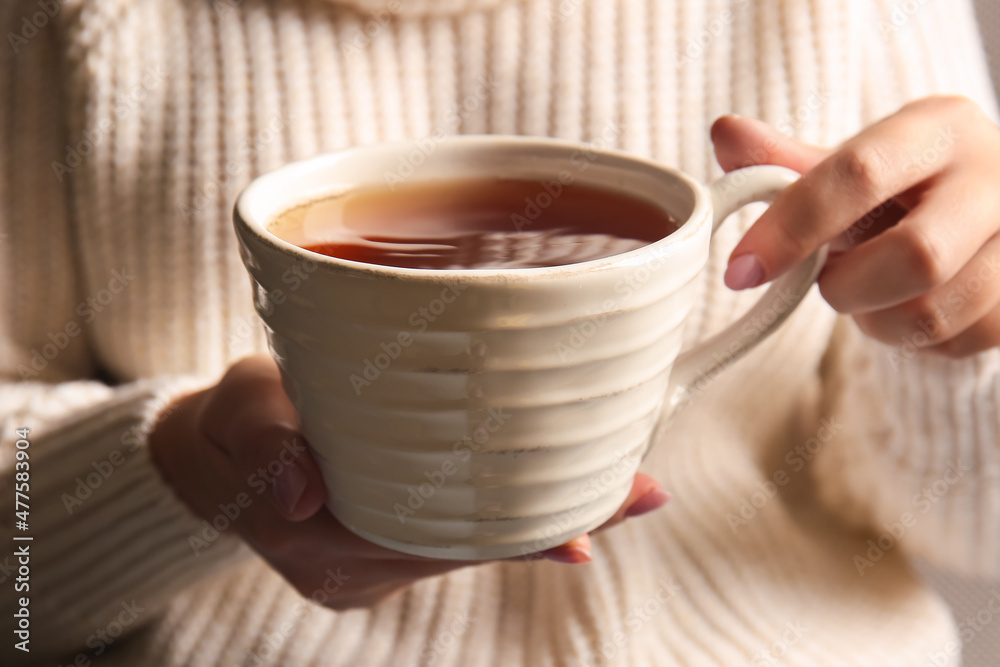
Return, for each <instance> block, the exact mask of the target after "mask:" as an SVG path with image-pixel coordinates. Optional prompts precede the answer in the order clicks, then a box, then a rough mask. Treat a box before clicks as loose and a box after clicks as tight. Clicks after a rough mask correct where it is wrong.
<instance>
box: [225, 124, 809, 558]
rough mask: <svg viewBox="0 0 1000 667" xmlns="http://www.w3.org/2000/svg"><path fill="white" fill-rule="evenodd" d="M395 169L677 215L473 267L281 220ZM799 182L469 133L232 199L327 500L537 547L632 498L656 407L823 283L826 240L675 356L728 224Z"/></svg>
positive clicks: (319, 164)
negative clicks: (590, 250) (308, 242)
mask: <svg viewBox="0 0 1000 667" xmlns="http://www.w3.org/2000/svg"><path fill="white" fill-rule="evenodd" d="M418 158H419V159H418ZM401 164H409V165H410V167H411V169H409V170H407V173H409V176H408V181H410V182H418V181H435V180H455V181H458V180H460V179H463V178H482V177H487V178H493V177H501V178H512V179H513V178H516V179H537V180H539V181H540V182H548V183H549V185H550V187H548V188H545V187H543V184H542V183H540V186H539V194H540V195H541V193H542V192H549V195H550V196H552V193H553V192H558V189H557V188H556V187H555V184H557V183H563V184H565V183H568V182H575V183H579V184H583V185H589V186H596V187H600V188H605V189H609V190H612V191H614V192H617V193H621V194H624V195H626V196H629V197H635V198H638V199H641V200H645V201H646V202H650V203H652V204H654V205H656V206H658V207H662V209H664V210H665V211H667V212H668V213H670V214H671V215H672V216H673V218H674V219H675V220H677V221H678V222H679V223H680V227H679V228H678V229H677V231H675V232H673V233H672V234H670V235H669V236H667V237H665V238H663V239H661V240H659V241H657V242H655V243H652V244H650V245H647V246H645V247H642V248H639V249H637V250H633V251H631V252H627V253H624V254H620V255H615V256H611V257H607V258H604V259H598V260H593V261H588V262H582V263H577V264H569V265H564V266H556V267H550V268H532V269H477V270H426V269H407V268H397V267H388V266H377V265H370V264H364V263H360V262H355V261H349V260H345V259H339V258H334V257H327V256H324V255H318V254H316V253H312V252H309V251H307V250H304V249H302V248H301V247H299V246H297V245H295V244H294V243H290V242H288V241H286V240H283V238H279V236H277V235H276V234H275V233H273V229H272V228H271V227H272V226H273V222H274V220H275V219H276V217H277V216H278V215H279V214H281V213H283V212H285V211H287V210H288V209H289V208H292V207H294V206H296V205H300V204H303V203H305V202H308V201H311V200H315V199H317V198H321V197H325V196H330V195H335V194H337V193H343V192H345V191H349V190H351V189H354V188H357V187H359V186H373V185H385V184H386V183H387V180H388V181H392V180H393V175H395V176H398V175H399V173H400V165H401ZM410 172H412V173H410ZM797 177H798V175H797V174H795V173H794V172H791V171H789V170H786V169H783V168H780V167H769V166H763V167H750V168H747V169H744V170H740V171H736V172H733V173H731V174H729V175H727V176H725V177H724V178H722V179H720V180H719V181H718V182H716V183H714V184H713V185H712V186H711V187H706V186H703V185H701V184H699V183H698V182H696V181H695V180H693V179H692V178H690V177H689V176H686V175H685V174H683V173H681V172H678V171H676V170H673V169H670V168H668V167H665V166H663V165H660V164H656V163H654V162H651V161H648V160H644V159H641V158H638V157H633V156H631V155H627V154H624V153H620V152H613V151H606V150H595V149H594V148H592V147H590V146H587V145H580V144H574V143H567V142H563V141H557V140H551V139H541V138H528V137H501V136H465V137H454V138H448V139H442V140H439V141H436V142H433V143H426V142H425V143H423V144H419V143H402V144H380V145H372V146H363V147H358V148H352V149H349V150H344V151H342V152H338V153H333V154H329V155H324V156H321V157H317V158H314V159H310V160H306V161H303V162H298V163H294V164H289V165H287V166H285V167H282V168H280V169H278V170H277V171H274V172H272V173H269V174H266V175H264V176H261V177H260V178H258V179H256V180H255V181H254V182H253V183H252V184H250V186H249V187H247V189H246V190H244V191H243V193H242V194H241V195H240V197H239V199H238V200H237V202H236V207H235V212H234V219H235V225H236V232H237V235H238V237H239V240H240V245H241V253H242V256H243V260H244V263H245V264H246V267H247V270H248V271H249V273H250V276H251V279H252V285H253V288H254V294H255V303H256V307H257V311H258V313H259V314H260V316H261V318H262V320H263V322H264V325H265V327H266V330H267V334H268V341H269V345H270V348H271V351H272V353H273V355H274V358H275V359H276V360H277V362H278V364H279V366H280V367H281V370H282V372H283V377H284V387H285V390H286V391H287V393H288V395H289V397H290V399H291V401H292V402H293V403H294V405H295V407H296V409H297V410H298V414H299V417H300V420H301V429H302V433H303V434H304V436H305V437H306V439H307V440H308V441H309V443H310V446H311V447H312V451H313V453H314V454H315V456H316V458H317V460H318V462H319V464H320V465H321V467H322V470H323V475H324V478H325V481H326V484H327V488H328V500H327V507H328V508H329V509H330V511H331V512H333V514H334V515H335V516H336V517H337V519H339V520H340V521H341V522H342V523H343V524H344V525H345V526H347V527H348V528H349V529H350V530H352V531H354V532H355V533H357V534H358V535H360V536H362V537H364V538H366V539H368V540H370V541H372V542H374V543H376V544H380V545H383V546H385V547H389V548H391V549H396V550H398V551H402V552H406V553H410V554H417V555H421V556H430V557H437V558H452V559H488V558H505V557H512V556H520V555H527V554H531V553H534V552H537V551H540V550H543V549H547V548H550V547H553V546H556V545H559V544H561V543H563V542H565V541H567V540H569V539H571V538H572V537H575V536H577V535H580V534H581V533H584V532H586V531H589V530H591V529H593V528H596V527H597V526H599V525H600V524H601V523H603V522H604V521H606V520H607V519H608V518H609V517H610V516H611V515H612V514H614V512H615V511H616V510H617V509H618V507H619V506H620V505H621V504H622V502H624V500H625V497H626V496H627V494H628V492H629V489H630V486H631V483H632V477H633V475H634V473H635V472H636V469H637V468H638V466H639V463H640V461H641V460H642V458H643V456H644V455H645V453H646V451H647V449H648V447H649V444H650V437H651V435H652V433H653V429H654V426H655V425H656V423H657V421H658V420H659V419H661V418H665V417H669V416H670V414H671V413H672V412H673V411H675V410H677V409H678V407H679V406H681V405H682V404H683V403H684V402H685V401H686V400H687V399H688V398H689V397H690V396H692V395H693V394H694V393H696V392H697V391H698V390H699V389H700V387H701V386H703V384H704V383H705V382H707V381H708V380H710V379H711V378H712V377H714V376H715V375H716V374H717V373H718V372H720V371H721V370H723V369H724V368H725V367H726V366H727V365H728V364H730V363H732V362H734V361H736V360H737V359H738V358H739V357H741V356H742V355H743V354H745V353H746V352H747V351H749V350H750V349H752V348H753V347H754V346H755V345H757V344H758V343H760V342H761V341H762V340H763V339H764V338H766V337H767V336H768V335H770V334H771V333H772V332H773V331H774V330H775V329H776V328H777V327H778V326H779V325H780V324H781V322H782V321H784V319H785V318H786V317H787V316H788V315H789V314H790V313H791V311H792V310H793V309H794V307H795V306H796V305H797V304H798V303H799V302H800V301H801V300H802V299H803V298H804V297H805V295H806V293H807V292H808V291H809V289H810V287H811V286H812V284H813V283H814V282H815V280H816V277H817V275H818V274H819V271H820V269H821V268H822V264H823V262H824V260H825V256H826V249H825V248H824V249H821V250H820V251H818V252H817V253H816V254H814V255H813V256H811V257H810V258H809V259H808V260H806V261H805V262H804V263H802V264H801V265H799V266H798V267H796V268H795V269H793V270H792V271H790V272H789V273H787V274H786V275H785V276H783V277H781V278H780V279H778V280H777V281H776V282H775V283H774V284H773V285H772V286H771V287H770V288H769V290H768V291H767V292H766V293H765V294H764V296H763V297H762V298H761V299H760V301H759V302H758V303H757V304H756V305H755V306H754V307H753V309H752V310H751V311H750V312H749V313H747V314H746V315H745V316H744V317H743V318H742V319H741V320H739V321H737V322H735V323H733V324H732V325H731V326H730V327H729V328H727V329H726V330H724V331H723V332H721V333H720V334H718V335H717V336H715V337H714V338H712V339H711V340H708V341H706V342H703V343H701V344H700V345H699V346H697V347H696V348H695V349H692V350H690V351H686V352H685V353H684V354H681V355H680V356H678V353H679V352H680V348H681V340H682V331H683V326H684V320H685V319H686V318H687V316H688V313H689V312H690V311H691V306H692V301H693V299H694V298H695V285H696V281H695V279H696V278H697V277H698V275H699V273H700V272H701V271H702V270H703V269H704V267H705V264H706V262H707V260H708V254H709V241H710V239H711V235H712V232H713V230H714V229H715V228H717V227H718V226H719V224H720V223H721V222H722V220H723V219H725V218H726V217H727V216H728V215H730V214H731V213H733V212H734V211H735V210H736V209H738V208H739V207H741V206H743V205H745V204H747V203H750V202H754V201H771V200H772V199H773V198H774V196H775V195H777V193H778V192H780V191H781V190H782V189H783V188H784V187H786V186H787V185H788V184H790V183H792V182H793V181H794V180H795V179H796V178H797ZM455 187H460V185H459V184H456V186H455ZM556 196H558V195H556ZM544 201H545V199H544V197H541V198H540V200H539V202H538V203H539V204H544ZM519 204H520V203H519ZM296 233H303V230H294V229H292V230H287V229H286V230H282V237H284V238H294V237H295V235H296ZM751 323H752V326H750V324H751ZM760 323H764V324H763V325H761V324H760ZM745 325H746V326H745Z"/></svg>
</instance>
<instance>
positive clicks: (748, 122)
mask: <svg viewBox="0 0 1000 667" xmlns="http://www.w3.org/2000/svg"><path fill="white" fill-rule="evenodd" d="M711 136H712V143H713V144H714V146H715V158H716V159H717V160H718V161H719V165H720V166H721V167H722V168H723V169H725V170H726V171H727V172H730V171H733V170H734V169H740V168H742V167H751V166H754V165H758V164H774V165H778V166H781V167H787V168H789V169H794V170H795V171H797V172H799V173H800V174H804V173H806V172H807V171H809V170H810V169H812V168H813V167H815V166H816V165H817V164H819V163H820V162H821V161H822V160H823V159H824V158H825V157H826V156H827V155H829V154H830V153H831V152H832V151H830V150H827V149H825V148H820V147H819V146H813V145H812V144H807V143H805V142H802V141H799V140H798V139H794V138H792V137H789V136H787V135H784V134H782V133H781V132H779V131H778V130H777V129H776V128H774V127H773V126H771V125H768V124H767V123H765V122H764V121H762V120H757V119H756V118H748V117H745V116H722V117H721V118H719V119H718V120H717V121H715V123H713V124H712V132H711Z"/></svg>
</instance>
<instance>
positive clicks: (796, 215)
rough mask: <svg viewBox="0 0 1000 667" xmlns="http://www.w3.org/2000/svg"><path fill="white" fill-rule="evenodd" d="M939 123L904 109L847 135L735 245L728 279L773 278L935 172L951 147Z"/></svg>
mask: <svg viewBox="0 0 1000 667" xmlns="http://www.w3.org/2000/svg"><path fill="white" fill-rule="evenodd" d="M946 120H947V119H946ZM941 124H942V118H941V116H940V115H939V114H929V113H926V112H923V111H919V112H918V111H916V110H915V109H914V108H912V107H904V109H903V110H901V111H899V112H897V113H896V114H895V115H894V116H891V117H890V118H888V119H886V120H885V121H883V122H881V123H877V124H875V125H873V126H871V127H869V128H867V129H866V130H864V131H863V132H862V133H861V134H859V135H857V136H856V137H854V138H853V139H851V140H849V141H848V142H847V143H846V144H844V145H843V146H842V147H841V148H840V149H838V150H837V151H836V152H834V153H833V154H832V155H830V156H829V157H827V158H826V159H824V160H823V161H822V162H820V163H819V164H817V165H816V166H815V167H814V168H813V169H812V170H811V171H809V172H808V173H807V174H805V175H804V176H803V177H802V178H801V179H799V180H798V181H797V182H796V183H793V184H792V185H790V186H789V187H788V188H787V189H785V190H784V191H783V192H782V193H781V194H780V195H778V197H777V199H776V200H775V201H774V203H773V204H772V205H771V207H770V208H768V209H767V210H766V211H765V212H764V214H763V215H762V216H761V217H760V219H759V220H758V221H757V222H756V223H755V224H754V225H753V226H752V227H751V228H750V230H749V231H748V232H747V233H746V235H745V236H744V237H743V239H742V240H741V241H740V242H739V244H737V246H736V249H735V250H733V253H732V255H731V258H730V266H729V269H728V270H727V272H726V284H727V285H729V287H731V288H733V289H744V288H747V287H755V286H757V285H759V284H761V283H764V282H768V281H770V280H772V279H773V278H775V277H777V276H778V275H780V274H781V273H783V272H785V271H786V270H788V269H789V268H791V267H792V266H793V265H795V264H797V263H799V262H801V261H802V260H804V259H805V258H806V257H807V256H809V255H810V254H811V253H812V252H814V251H815V250H816V249H817V248H819V247H820V246H822V245H823V244H825V243H827V242H829V241H831V240H833V239H834V238H836V237H837V236H838V235H839V234H841V233H843V232H844V231H845V230H847V229H848V228H849V227H850V226H851V225H852V224H854V222H855V221H857V220H858V219H860V218H862V217H863V216H864V215H865V214H866V213H868V212H869V211H871V210H872V209H874V208H876V207H877V206H878V205H879V204H881V203H882V202H885V201H887V200H889V199H891V198H893V197H894V196H895V195H897V194H900V193H903V192H906V191H908V190H910V189H911V188H914V187H915V186H916V185H918V184H921V183H924V182H925V181H927V180H929V179H930V178H931V177H933V176H935V175H937V174H939V173H940V172H941V171H942V170H943V169H944V168H945V167H946V166H947V165H948V164H950V163H951V161H952V157H953V152H954V140H953V139H952V136H953V135H952V134H945V135H942V133H943V132H944V133H950V132H951V130H950V128H942V125H941Z"/></svg>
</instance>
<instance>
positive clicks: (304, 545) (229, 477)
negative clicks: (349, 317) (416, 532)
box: [149, 356, 668, 609]
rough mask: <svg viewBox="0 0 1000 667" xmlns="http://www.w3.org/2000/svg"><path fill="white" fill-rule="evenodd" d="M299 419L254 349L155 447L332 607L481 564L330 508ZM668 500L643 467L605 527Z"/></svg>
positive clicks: (194, 498) (178, 480)
mask: <svg viewBox="0 0 1000 667" xmlns="http://www.w3.org/2000/svg"><path fill="white" fill-rule="evenodd" d="M296 424H297V417H296V414H295V409H294V407H293V406H292V404H291V402H290V401H289V400H288V397H287V396H286V395H285V392H284V390H283V389H282V386H281V374H280V371H279V370H278V367H277V365H276V364H275V363H274V361H273V360H272V359H271V358H270V357H266V356H255V357H248V358H246V359H243V360H241V361H239V362H237V363H236V364H234V365H233V366H232V367H231V368H230V369H229V371H228V372H227V373H226V374H225V376H224V377H223V378H222V379H221V380H220V381H219V383H218V384H217V385H215V386H213V387H210V388H209V389H206V390H203V391H200V392H197V393H195V394H191V395H188V396H185V397H183V398H180V399H178V400H177V401H175V402H174V403H173V404H172V405H171V406H170V407H169V408H167V409H166V410H165V411H164V413H163V414H162V415H161V418H160V419H159V421H158V423H157V425H156V427H155V430H154V431H153V432H152V433H151V434H150V436H149V447H150V449H151V452H152V455H153V459H154V461H155V462H156V464H157V465H158V467H159V468H160V470H161V472H162V473H163V476H164V477H165V478H166V480H167V481H168V482H169V483H170V484H171V485H172V486H173V487H174V489H175V491H176V492H177V494H178V495H179V496H180V497H181V499H182V500H184V501H185V502H186V503H187V504H188V505H189V506H190V507H191V508H192V509H193V510H194V511H195V512H196V513H197V514H198V515H199V516H201V517H202V518H203V519H205V520H206V521H208V522H209V523H210V524H211V523H212V522H213V520H214V519H215V518H216V517H219V516H227V515H230V516H231V515H232V514H234V513H235V512H237V511H238V512H239V516H237V517H236V518H235V519H234V520H232V522H231V523H232V526H233V527H234V528H233V529H235V530H236V531H237V532H238V533H239V534H240V536H241V537H242V538H243V540H244V541H245V542H246V543H247V544H249V545H250V546H251V547H252V548H253V549H255V550H256V551H257V552H258V553H259V554H260V555H261V556H263V557H264V558H265V559H266V560H267V561H268V562H269V563H270V564H271V565H272V566H273V567H274V568H275V569H276V570H278V572H280V573H281V574H282V576H284V577H285V579H287V580H288V581H289V582H290V583H291V584H292V585H293V586H294V587H295V588H296V589H297V590H298V591H299V592H300V593H301V594H302V595H304V596H306V597H309V598H312V599H314V600H315V601H316V602H319V603H321V604H325V605H326V606H328V607H331V608H333V609H346V608H351V607H360V606H369V605H371V604H374V603H375V602H377V601H378V600H380V599H382V598H384V597H386V596H388V595H390V594H391V593H393V592H395V591H397V590H399V589H402V588H405V587H407V586H409V585H410V584H411V583H413V582H414V581H417V580H419V579H422V578H424V577H431V576H435V575H439V574H444V573H446V572H449V571H451V570H455V569H458V568H461V567H466V566H468V565H473V564H477V563H481V562H483V561H455V560H439V559H432V558H424V557H420V556H411V555H408V554H404V553H400V552H397V551H392V550H390V549H386V548H383V547H380V546H377V545H375V544H372V543H371V542H368V541H367V540H364V539H362V538H360V537H358V536H357V535H355V534H354V533H352V532H351V531H349V530H348V529H347V528H345V527H344V526H343V525H341V523H340V522H339V521H337V520H336V519H335V518H334V517H333V515H332V514H330V513H329V512H327V511H326V510H324V509H323V503H324V501H325V499H326V487H325V485H324V483H323V478H322V475H321V474H320V470H319V466H318V465H317V464H316V462H315V460H314V459H313V457H312V456H311V454H310V453H309V450H308V447H307V446H306V443H305V440H304V439H303V438H302V435H301V434H300V433H299V432H298V429H297V427H296ZM667 498H668V496H667V495H666V494H665V493H664V492H663V490H662V489H661V488H660V485H659V484H658V483H657V482H656V481H655V480H653V479H652V478H650V477H648V476H647V475H643V474H639V475H636V478H635V481H634V482H633V485H632V491H631V493H630V494H629V497H628V498H627V499H626V502H625V503H624V504H623V505H622V507H621V509H620V510H619V511H618V513H617V514H616V515H615V516H614V517H612V518H611V519H610V520H609V521H608V522H607V523H606V524H605V525H604V526H602V528H605V527H607V526H611V525H614V524H616V523H619V522H621V521H623V520H624V519H625V517H626V516H636V515H638V514H642V513H644V512H647V511H650V510H652V509H655V508H656V507H659V506H660V505H662V504H663V503H665V502H666V499H667ZM195 537H199V538H200V536H195ZM543 555H544V556H545V557H547V558H549V559H551V560H556V561H561V562H572V563H579V562H586V561H589V560H590V539H589V537H588V536H587V535H586V534H585V535H581V536H580V537H577V538H575V539H573V540H571V541H570V542H568V543H567V544H564V545H561V546H558V547H555V548H554V549H550V550H548V551H547V552H545V553H544V554H543ZM516 560H524V559H521V558H518V559H516Z"/></svg>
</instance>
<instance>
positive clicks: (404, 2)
mask: <svg viewBox="0 0 1000 667" xmlns="http://www.w3.org/2000/svg"><path fill="white" fill-rule="evenodd" d="M331 1H332V2H333V3H334V4H338V5H343V6H345V7H350V8H352V9H355V10H357V11H359V12H362V13H364V14H371V15H374V16H378V15H381V14H390V15H391V14H396V15H400V16H421V15H442V14H461V13H465V12H475V11H480V10H483V9H491V8H493V7H496V6H497V5H499V4H501V2H502V1H503V0H331Z"/></svg>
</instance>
